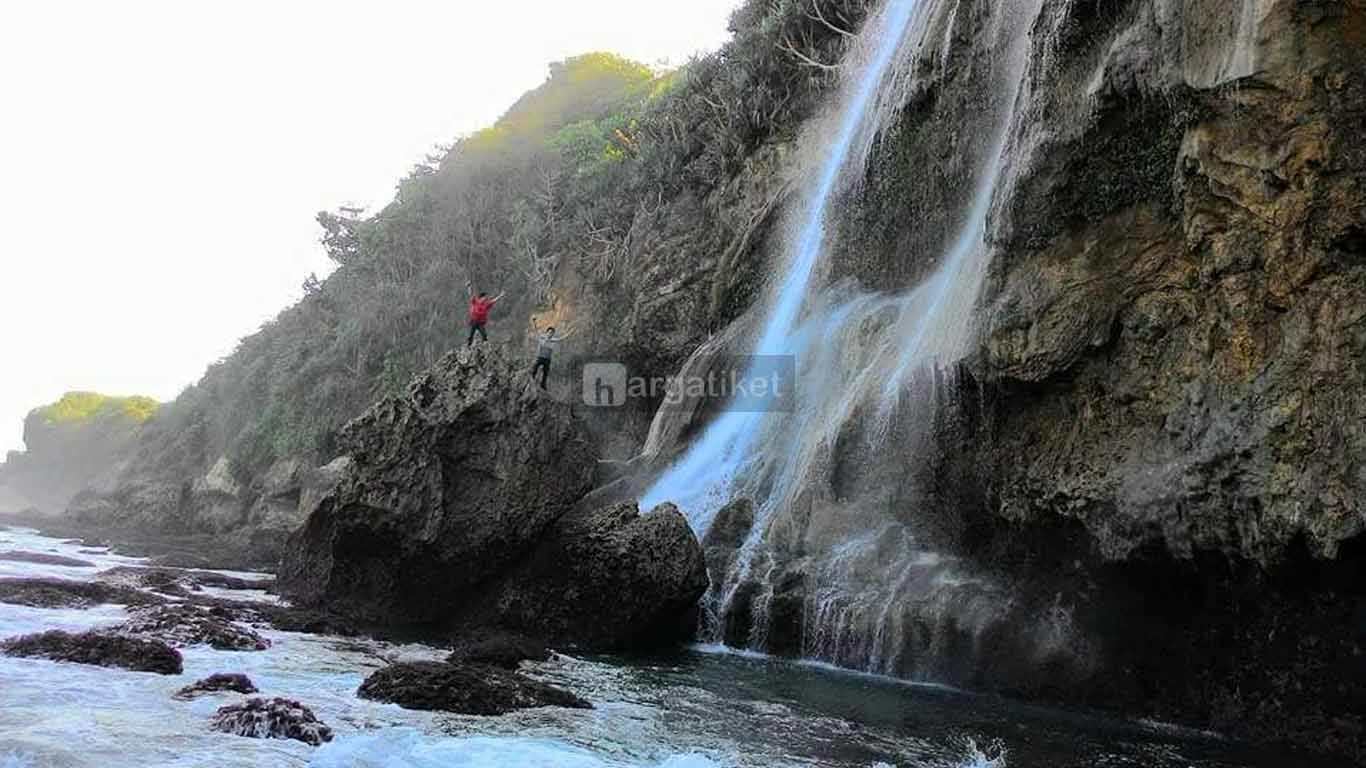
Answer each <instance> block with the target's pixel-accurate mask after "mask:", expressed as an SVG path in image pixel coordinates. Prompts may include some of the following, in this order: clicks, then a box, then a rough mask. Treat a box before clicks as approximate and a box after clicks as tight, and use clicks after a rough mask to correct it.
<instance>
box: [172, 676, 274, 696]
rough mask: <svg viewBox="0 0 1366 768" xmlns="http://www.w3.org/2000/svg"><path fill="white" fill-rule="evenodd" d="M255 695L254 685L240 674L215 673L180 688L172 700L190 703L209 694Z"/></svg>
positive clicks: (249, 679)
mask: <svg viewBox="0 0 1366 768" xmlns="http://www.w3.org/2000/svg"><path fill="white" fill-rule="evenodd" d="M223 691H228V692H231V693H256V692H257V689H256V684H255V683H253V682H252V681H251V678H249V677H247V676H246V675H244V674H242V673H241V672H216V673H214V674H212V675H209V676H208V677H206V678H204V679H203V680H197V681H195V682H193V683H191V684H190V685H187V686H185V687H184V688H181V689H180V690H178V691H176V692H175V694H173V696H172V698H176V699H180V700H181V701H190V700H193V699H197V698H199V697H200V696H205V695H207V694H210V693H221V692H223Z"/></svg>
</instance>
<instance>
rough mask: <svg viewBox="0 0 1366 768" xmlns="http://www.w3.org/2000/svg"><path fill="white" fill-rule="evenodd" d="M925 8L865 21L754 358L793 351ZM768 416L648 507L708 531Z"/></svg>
mask: <svg viewBox="0 0 1366 768" xmlns="http://www.w3.org/2000/svg"><path fill="white" fill-rule="evenodd" d="M920 3H921V0H889V2H888V3H887V4H886V5H885V6H884V7H883V9H882V11H881V12H880V13H878V14H877V15H876V16H874V17H873V18H871V19H870V20H869V21H868V22H867V24H866V25H865V31H864V32H863V34H862V35H861V36H860V40H859V44H858V45H856V46H855V48H854V50H853V51H851V55H850V57H849V58H850V59H851V60H852V59H857V58H858V57H859V56H860V55H862V56H866V57H867V64H866V65H865V66H864V67H863V68H862V69H861V70H860V73H859V75H858V76H857V77H854V78H851V79H849V80H848V81H847V83H846V85H845V88H844V93H843V99H842V101H843V103H844V106H843V108H842V109H841V110H839V112H838V113H837V114H838V118H837V120H836V128H835V134H834V139H833V141H828V143H827V146H826V147H825V148H824V149H825V151H826V152H828V154H827V155H826V158H825V160H824V161H823V162H821V163H820V164H819V166H818V170H817V171H816V173H815V174H814V183H810V184H808V187H807V188H808V189H810V190H811V192H810V194H809V195H808V196H807V198H806V202H805V204H804V206H803V208H804V210H803V214H802V216H801V219H800V221H801V224H800V228H799V230H798V233H797V236H796V239H795V241H794V242H793V247H792V249H791V253H792V257H791V259H790V261H789V264H788V267H787V272H786V274H785V275H784V277H783V279H782V280H781V281H779V283H778V285H777V289H776V291H775V292H774V297H773V299H772V308H771V310H770V312H769V315H768V319H767V321H766V322H765V323H764V325H763V329H762V331H761V333H760V336H759V340H758V343H757V344H756V345H755V346H754V354H756V355H784V354H793V353H794V352H795V350H794V348H793V347H794V343H793V342H794V341H795V339H794V334H793V328H794V326H795V325H796V321H797V317H798V315H799V313H800V311H801V308H802V306H803V303H804V302H805V300H806V295H807V289H808V286H809V285H810V283H811V278H812V275H813V273H814V272H815V269H816V266H817V262H818V260H819V257H820V255H821V252H822V248H823V246H824V243H825V237H826V219H827V215H828V209H829V205H830V199H831V197H832V196H833V195H834V194H835V192H836V190H837V188H838V184H839V182H840V180H841V178H842V177H844V176H845V175H846V174H845V171H846V167H847V166H848V165H849V158H850V156H851V155H852V154H853V152H852V150H854V149H855V148H856V147H857V148H861V150H862V151H861V152H859V153H858V154H859V157H860V160H859V162H860V163H861V161H862V157H864V156H866V152H867V147H868V146H869V145H870V144H871V142H872V139H873V137H874V136H875V135H876V126H875V125H874V124H873V121H872V120H870V119H868V115H869V114H870V111H871V110H870V108H871V107H872V106H873V105H875V104H876V103H877V97H878V96H879V89H880V86H883V85H884V83H886V82H887V81H888V79H889V78H888V71H889V69H891V68H892V65H893V63H894V62H895V60H896V58H897V54H898V52H899V51H900V50H902V48H903V41H904V39H905V37H906V33H907V29H908V27H910V26H911V23H910V22H911V20H912V17H913V16H914V14H915V11H916V9H917V8H918V7H919V6H920ZM764 417H765V415H764V414H762V413H754V412H739V411H727V412H725V413H723V414H722V415H721V416H720V417H719V418H717V419H716V421H714V422H713V423H712V424H711V425H710V426H709V427H708V428H707V430H706V431H705V433H704V434H703V435H702V437H701V439H699V440H698V442H697V443H696V445H695V446H694V447H693V448H692V450H690V451H689V452H688V453H687V455H686V456H684V458H683V459H682V460H681V461H680V462H679V463H678V464H676V465H675V466H674V467H673V468H672V469H670V470H669V471H668V472H667V473H665V474H664V476H662V477H661V478H659V480H657V481H656V482H655V484H654V485H653V487H651V488H650V489H649V490H648V491H647V492H646V493H645V495H644V497H643V498H642V500H641V504H642V505H643V506H645V507H646V508H650V507H652V506H654V505H656V504H658V503H661V502H664V501H673V502H675V503H676V504H678V505H679V506H680V508H682V509H684V510H685V511H686V512H687V514H688V519H689V521H690V522H691V523H692V525H693V527H694V528H695V529H697V530H705V529H706V528H707V527H708V526H709V525H710V523H711V516H712V515H713V514H714V513H715V511H716V509H717V508H718V507H719V506H720V504H722V503H724V502H725V500H726V498H728V496H729V494H728V490H729V488H730V486H731V484H732V482H733V481H734V480H735V479H736V478H737V477H738V476H740V475H741V474H742V472H743V470H744V467H745V464H746V462H747V460H748V459H749V458H750V456H751V455H752V451H751V446H752V443H753V440H754V437H755V436H756V434H757V432H758V430H759V428H760V427H761V425H762V422H763V421H764Z"/></svg>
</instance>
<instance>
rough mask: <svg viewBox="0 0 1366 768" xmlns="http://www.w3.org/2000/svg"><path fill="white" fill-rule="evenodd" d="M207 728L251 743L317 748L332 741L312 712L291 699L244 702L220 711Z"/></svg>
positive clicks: (327, 729) (327, 731)
mask: <svg viewBox="0 0 1366 768" xmlns="http://www.w3.org/2000/svg"><path fill="white" fill-rule="evenodd" d="M209 727H210V728H212V729H214V730H215V731H221V732H223V733H231V734H233V735H235V736H246V737H249V738H253V739H294V740H295V741H302V742H303V743H305V744H311V745H313V746H315V747H316V746H319V745H320V744H322V743H323V742H326V741H331V740H332V729H331V728H329V727H327V724H326V723H324V722H322V721H321V720H319V719H318V718H317V716H316V715H314V714H313V710H311V709H309V708H308V707H306V706H304V705H303V704H300V703H299V702H297V701H294V700H293V699H282V698H274V699H247V700H246V701H244V702H242V703H241V704H229V705H228V706H226V707H220V708H219V709H218V712H217V713H216V714H215V715H214V717H213V721H212V722H211V723H210V724H209Z"/></svg>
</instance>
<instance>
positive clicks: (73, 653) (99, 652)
mask: <svg viewBox="0 0 1366 768" xmlns="http://www.w3.org/2000/svg"><path fill="white" fill-rule="evenodd" d="M0 652H3V653H4V654H5V655H7V656H22V657H29V658H44V659H52V660H53V661H69V662H74V663H77V664H92V665H95V666H100V667H122V668H123V669H130V670H133V671H135V672H155V673H157V674H160V675H178V674H180V672H181V668H182V667H181V658H180V653H179V652H178V651H176V650H175V649H174V648H171V647H170V646H168V645H166V644H165V643H163V642H160V641H157V640H144V639H141V638H135V637H128V636H125V635H120V634H116V633H114V632H108V631H93V632H82V633H80V634H72V633H70V632H63V631H61V630H55V629H54V630H50V631H48V632H42V633H39V634H34V635H24V636H22V637H16V638H11V639H9V640H4V641H0Z"/></svg>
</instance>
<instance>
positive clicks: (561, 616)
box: [280, 347, 706, 647]
mask: <svg viewBox="0 0 1366 768" xmlns="http://www.w3.org/2000/svg"><path fill="white" fill-rule="evenodd" d="M529 384H530V380H529V379H528V377H527V376H526V372H525V370H524V369H523V368H522V367H521V366H518V365H516V364H514V363H513V362H511V361H509V360H508V359H506V358H505V357H503V356H502V355H500V354H499V353H497V352H496V351H493V350H492V349H491V348H488V347H476V348H474V349H467V350H461V351H459V352H456V353H453V354H451V355H449V356H447V357H446V358H445V359H443V360H442V361H441V362H440V363H438V364H437V365H436V366H434V367H433V368H432V369H431V370H429V371H427V372H426V373H424V374H421V375H420V376H418V377H417V378H416V379H414V381H413V382H412V384H411V385H410V386H409V388H408V392H407V394H405V395H403V396H401V397H395V398H390V399H388V400H385V401H383V402H381V403H379V404H377V405H376V406H375V407H373V408H371V409H370V410H369V411H367V412H366V413H365V414H364V415H363V416H361V417H360V418H358V419H356V420H355V421H353V422H351V423H350V424H348V425H347V426H346V428H345V429H344V430H343V431H342V435H341V438H340V439H341V442H342V444H343V446H344V447H345V448H346V449H347V450H348V451H349V454H350V457H351V459H352V464H351V467H350V469H349V471H348V473H347V475H346V476H345V477H344V478H343V479H342V481H341V482H340V483H339V484H338V485H337V487H336V489H335V490H333V491H332V493H331V494H328V495H326V496H324V497H322V498H321V500H320V501H319V502H318V506H317V509H316V510H315V511H314V512H313V514H312V515H311V516H310V518H309V520H308V522H307V524H306V525H305V526H304V527H303V528H302V529H301V530H300V531H299V532H298V533H297V534H296V535H295V537H294V539H293V540H292V542H291V549H292V552H291V555H290V556H289V557H288V558H287V559H286V561H285V567H284V570H283V572H282V573H281V576H280V582H281V587H282V589H283V590H284V591H285V592H286V593H287V594H289V595H290V596H291V597H292V598H294V599H295V600H296V601H300V602H302V603H304V604H316V605H325V606H329V607H331V608H332V609H333V610H337V611H344V612H349V613H351V614H353V615H355V616H356V617H358V618H361V619H363V620H366V621H371V622H386V623H407V624H413V625H428V626H436V625H440V626H447V627H451V628H453V629H455V628H459V629H464V630H468V629H471V628H474V627H502V628H505V629H510V630H515V631H520V632H526V633H530V634H534V635H535V636H537V637H541V638H544V639H545V640H546V641H548V642H573V643H582V644H585V645H589V646H593V647H609V646H616V645H622V644H625V643H627V642H629V641H631V640H632V639H633V638H644V637H647V636H658V635H663V636H678V635H679V634H680V633H681V632H685V631H686V629H685V625H684V624H681V623H680V616H681V615H683V614H686V612H687V609H688V608H689V606H690V605H691V604H692V603H693V602H694V601H695V600H696V598H697V596H698V595H700V594H701V591H702V590H703V589H704V588H705V584H706V581H705V572H704V570H703V568H702V565H701V554H700V550H699V549H698V547H697V543H696V539H695V537H694V536H693V534H692V532H691V531H690V530H689V529H688V527H687V524H686V522H685V521H683V519H682V517H681V516H680V515H678V513H677V511H675V510H661V511H659V512H658V513H655V514H652V515H646V516H637V515H636V512H635V509H634V508H633V507H632V508H630V509H624V508H614V509H608V510H593V509H588V510H573V511H571V507H572V506H573V505H574V504H575V502H576V501H577V500H578V499H580V498H581V497H583V496H584V494H586V493H587V491H588V490H589V487H590V483H591V479H592V475H593V471H594V464H595V454H594V452H593V449H592V446H591V444H590V443H589V442H588V440H587V438H586V435H585V433H584V432H583V429H582V426H581V425H580V423H579V422H578V421H577V420H576V419H575V418H574V416H573V413H572V409H571V407H570V406H568V405H566V404H564V403H560V402H556V401H555V400H553V399H551V398H549V397H547V396H546V395H545V394H544V393H542V392H541V391H540V390H539V389H537V388H536V387H534V386H528V385H529Z"/></svg>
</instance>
